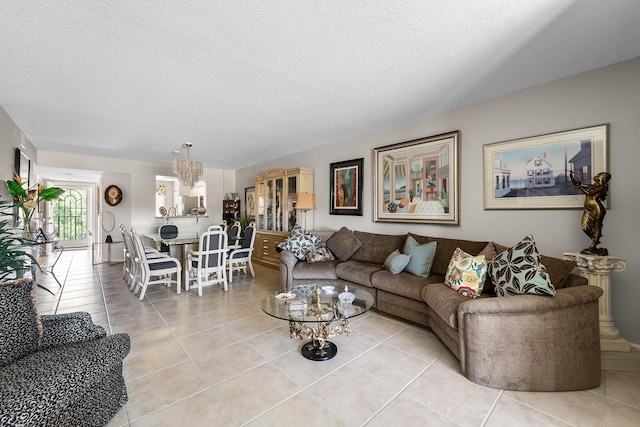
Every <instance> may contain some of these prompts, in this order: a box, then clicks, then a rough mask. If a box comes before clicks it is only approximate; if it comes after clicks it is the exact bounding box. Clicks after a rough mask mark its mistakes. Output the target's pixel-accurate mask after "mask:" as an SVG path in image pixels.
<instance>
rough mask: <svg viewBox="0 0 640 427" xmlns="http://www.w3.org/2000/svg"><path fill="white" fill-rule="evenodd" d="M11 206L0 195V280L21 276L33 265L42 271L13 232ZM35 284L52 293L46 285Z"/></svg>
mask: <svg viewBox="0 0 640 427" xmlns="http://www.w3.org/2000/svg"><path fill="white" fill-rule="evenodd" d="M11 207H12V204H11V203H10V202H8V201H6V200H2V196H0V282H2V281H4V280H6V279H15V278H19V277H22V276H24V274H25V272H27V271H29V270H30V269H32V268H33V267H34V266H35V267H36V268H38V269H39V270H40V271H42V269H41V268H40V264H38V261H37V260H36V259H35V258H34V257H33V256H32V255H31V254H30V253H29V252H28V251H26V250H25V246H24V245H23V243H22V239H21V238H20V237H19V236H16V234H15V230H14V229H13V227H12V225H11V222H12V221H13V213H12V212H11ZM37 285H38V287H40V288H42V289H44V290H46V291H47V292H49V293H50V294H53V292H51V291H50V290H49V289H47V288H46V287H44V286H42V285H40V284H37Z"/></svg>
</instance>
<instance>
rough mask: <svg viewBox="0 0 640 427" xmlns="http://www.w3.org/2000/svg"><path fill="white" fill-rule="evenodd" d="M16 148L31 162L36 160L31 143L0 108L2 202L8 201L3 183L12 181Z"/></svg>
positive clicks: (32, 175) (33, 177)
mask: <svg viewBox="0 0 640 427" xmlns="http://www.w3.org/2000/svg"><path fill="white" fill-rule="evenodd" d="M16 148H20V149H21V150H22V151H23V152H24V153H25V154H26V155H27V157H29V159H30V160H31V161H32V162H34V161H35V160H36V149H35V147H34V146H33V144H31V141H29V139H28V138H26V137H25V136H24V135H22V132H21V131H20V128H18V126H16V124H15V123H14V122H13V120H11V117H9V116H8V115H7V113H6V111H4V109H3V108H1V107H0V159H1V160H0V196H2V200H9V191H8V190H7V186H6V185H5V182H6V181H7V180H10V179H13V168H14V159H15V152H16ZM31 179H32V180H33V179H35V175H34V174H33V166H32V167H31ZM34 182H35V181H34Z"/></svg>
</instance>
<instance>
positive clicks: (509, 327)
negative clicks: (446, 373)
mask: <svg viewBox="0 0 640 427" xmlns="http://www.w3.org/2000/svg"><path fill="white" fill-rule="evenodd" d="M343 232H344V230H343ZM313 234H315V235H316V236H318V237H320V238H321V239H322V240H323V241H324V242H326V241H327V240H328V239H329V238H331V237H332V236H333V235H334V232H326V231H320V232H313ZM409 235H411V236H413V238H415V239H416V240H417V241H418V243H426V242H430V241H434V240H435V241H437V246H436V253H435V258H434V261H433V265H432V267H431V273H430V275H429V276H428V277H426V278H423V277H418V276H414V275H412V274H409V273H407V272H404V271H403V272H401V273H399V274H396V275H394V274H392V273H391V272H389V271H387V270H385V269H384V268H383V264H384V261H385V259H386V257H387V256H388V255H389V254H390V253H391V252H393V251H394V250H395V249H398V250H400V251H401V252H402V249H403V246H404V242H405V240H406V238H407V236H408V235H384V234H375V233H368V232H361V231H354V232H353V236H354V237H355V238H357V240H358V241H359V242H360V244H361V246H360V248H359V249H358V250H357V251H356V252H355V253H353V254H352V255H351V256H350V257H349V258H348V259H346V260H338V259H336V260H334V261H321V262H315V263H307V262H305V261H300V260H298V259H297V258H296V257H295V256H294V255H293V254H292V253H291V252H289V251H287V250H283V251H282V252H281V253H280V262H281V274H282V284H283V287H284V288H285V289H289V288H290V287H291V286H293V285H296V284H308V283H311V282H313V283H318V284H322V285H327V284H332V285H335V286H337V287H338V289H341V288H342V287H344V285H348V286H349V288H350V289H351V288H359V287H360V288H366V289H367V290H368V291H370V292H371V293H372V294H373V295H374V296H375V298H376V306H375V308H376V309H377V310H378V311H379V312H382V313H387V314H390V315H392V316H395V317H398V318H401V319H404V320H407V321H410V322H413V323H416V324H419V325H422V326H425V327H429V328H430V329H431V330H433V332H434V333H435V334H436V335H437V336H438V337H439V338H440V339H441V340H442V341H443V342H444V344H445V345H446V346H447V347H448V348H449V349H450V350H451V352H452V353H453V354H454V355H455V356H456V357H457V358H458V359H459V360H460V365H461V368H462V372H463V373H464V375H465V376H466V377H467V378H469V379H470V380H471V381H473V382H475V383H478V384H481V385H485V386H488V387H494V388H500V389H508V390H527V391H568V390H582V389H589V388H594V387H597V386H598V385H599V384H600V376H601V361H600V341H599V325H598V316H599V315H598V298H600V296H601V295H602V291H601V290H600V289H599V288H598V287H595V286H588V283H587V279H586V278H584V277H581V276H578V275H576V274H573V273H572V272H571V271H572V269H573V267H574V266H575V265H574V264H572V262H571V261H567V260H561V259H558V258H552V257H545V256H543V257H542V263H543V264H545V266H546V267H547V270H548V271H549V275H550V276H551V282H552V283H553V285H554V286H555V287H556V296H537V295H518V296H509V297H496V296H495V294H494V293H493V292H492V291H491V289H492V288H493V285H491V284H490V283H486V284H485V287H484V291H483V293H482V295H481V296H480V297H479V298H477V299H471V298H468V297H466V296H463V295H461V294H459V293H457V292H455V291H454V290H452V289H451V288H449V287H448V286H446V285H445V284H444V276H445V274H446V271H447V267H448V265H449V261H450V259H451V255H452V253H453V251H454V250H455V249H456V247H460V248H461V249H462V250H464V251H465V252H467V253H470V254H472V255H476V254H478V253H479V252H481V251H482V250H483V249H484V248H485V247H486V246H487V244H488V243H489V242H476V241H468V240H456V239H447V238H442V237H429V236H420V235H416V234H412V233H409ZM496 249H497V251H498V252H500V251H502V250H504V249H505V247H503V246H500V245H497V244H496Z"/></svg>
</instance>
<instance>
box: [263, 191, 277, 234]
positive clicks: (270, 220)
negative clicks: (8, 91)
mask: <svg viewBox="0 0 640 427" xmlns="http://www.w3.org/2000/svg"><path fill="white" fill-rule="evenodd" d="M274 187H275V183H274V181H273V179H268V180H267V187H266V188H265V192H264V207H265V211H266V224H265V227H264V229H265V230H269V231H273V230H274V212H273V207H274V205H275V203H274V200H273V195H274Z"/></svg>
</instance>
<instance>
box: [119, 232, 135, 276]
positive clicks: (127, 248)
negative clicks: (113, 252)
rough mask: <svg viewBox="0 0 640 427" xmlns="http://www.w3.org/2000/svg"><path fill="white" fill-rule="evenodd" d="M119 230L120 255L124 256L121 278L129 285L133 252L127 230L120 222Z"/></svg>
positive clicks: (131, 274)
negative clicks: (120, 239)
mask: <svg viewBox="0 0 640 427" xmlns="http://www.w3.org/2000/svg"><path fill="white" fill-rule="evenodd" d="M120 232H121V233H122V242H123V244H122V255H123V256H124V262H123V263H122V279H123V280H124V284H125V285H127V286H130V285H131V281H132V280H133V279H132V278H133V263H134V260H133V259H134V258H135V255H134V252H133V248H132V247H131V237H130V236H127V230H126V228H125V226H124V225H123V224H120Z"/></svg>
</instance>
